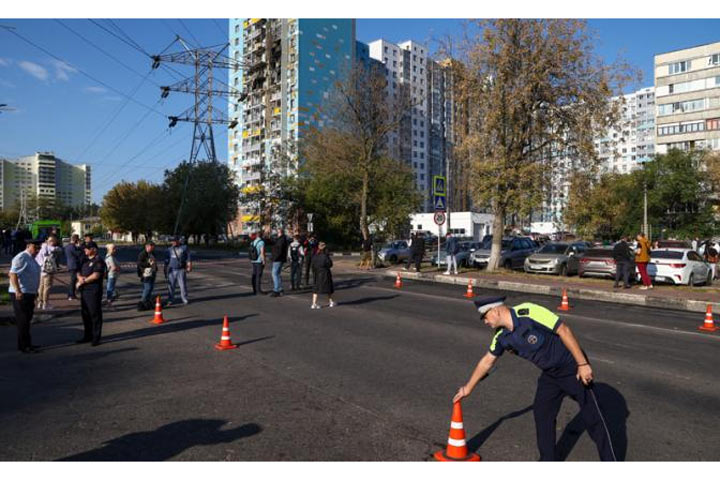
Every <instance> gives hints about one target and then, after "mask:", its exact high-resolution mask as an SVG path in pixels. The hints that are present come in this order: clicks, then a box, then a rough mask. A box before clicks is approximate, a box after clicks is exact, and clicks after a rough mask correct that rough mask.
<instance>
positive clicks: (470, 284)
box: [465, 280, 475, 298]
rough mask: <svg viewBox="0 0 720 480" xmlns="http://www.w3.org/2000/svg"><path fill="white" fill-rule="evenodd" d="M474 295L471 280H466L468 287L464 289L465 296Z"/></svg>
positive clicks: (470, 296) (471, 296)
mask: <svg viewBox="0 0 720 480" xmlns="http://www.w3.org/2000/svg"><path fill="white" fill-rule="evenodd" d="M474 296H475V294H474V293H473V289H472V280H468V288H467V290H466V291H465V297H467V298H473V297H474Z"/></svg>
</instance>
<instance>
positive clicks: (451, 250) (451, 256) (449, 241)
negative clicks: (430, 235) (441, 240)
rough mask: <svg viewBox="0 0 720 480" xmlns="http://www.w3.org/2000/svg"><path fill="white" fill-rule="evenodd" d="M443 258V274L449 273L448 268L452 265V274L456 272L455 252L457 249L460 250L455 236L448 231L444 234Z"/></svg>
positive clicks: (456, 252)
mask: <svg viewBox="0 0 720 480" xmlns="http://www.w3.org/2000/svg"><path fill="white" fill-rule="evenodd" d="M445 238H446V240H445V260H446V261H447V271H445V273H444V274H445V275H450V269H451V267H452V270H453V272H455V273H454V275H457V274H458V271H457V254H458V251H460V244H459V243H458V241H457V238H455V237H453V236H452V234H451V233H450V232H448V233H447V235H445Z"/></svg>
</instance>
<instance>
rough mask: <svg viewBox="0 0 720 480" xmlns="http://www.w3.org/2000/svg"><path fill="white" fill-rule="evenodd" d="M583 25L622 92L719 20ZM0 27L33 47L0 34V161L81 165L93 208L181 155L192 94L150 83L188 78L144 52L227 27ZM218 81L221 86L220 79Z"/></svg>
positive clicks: (414, 22) (394, 26)
mask: <svg viewBox="0 0 720 480" xmlns="http://www.w3.org/2000/svg"><path fill="white" fill-rule="evenodd" d="M93 22H95V23H93ZM463 23H464V20H452V19H442V20H432V19H358V21H357V29H356V31H357V38H358V40H360V41H365V42H369V41H372V40H375V39H378V38H384V39H386V40H389V41H393V42H400V41H403V40H408V39H413V40H416V41H419V42H422V43H425V44H426V45H427V46H428V48H429V49H430V51H431V52H433V51H434V50H435V49H436V48H437V41H438V40H439V39H441V38H444V37H445V36H447V35H450V36H456V35H458V34H459V33H460V32H461V31H462V25H463ZM588 24H589V26H590V28H591V29H592V30H593V31H594V33H595V37H596V43H595V48H596V52H597V53H598V54H599V55H600V56H601V57H603V58H604V59H605V60H606V61H608V62H612V61H614V60H615V59H617V58H618V56H622V57H623V58H624V59H625V60H627V61H628V62H629V63H630V64H632V65H634V66H635V67H636V68H637V69H639V70H640V71H641V72H642V73H643V80H642V81H641V82H639V83H637V84H634V85H630V86H629V87H628V91H630V90H635V89H639V88H641V87H645V86H651V85H652V84H653V73H652V65H653V56H654V55H655V54H658V53H662V52H667V51H671V50H676V49H681V48H687V47H691V46H695V45H699V44H703V43H710V42H716V41H720V20H712V19H701V20H674V19H661V20H659V19H654V20H637V19H630V20H617V19H614V20H598V19H592V20H589V21H588ZM0 26H10V27H14V29H15V30H14V32H16V33H17V34H19V35H21V36H22V37H24V38H25V39H27V40H29V41H30V42H33V43H34V44H35V45H37V46H38V47H41V48H42V49H44V50H45V52H44V51H42V50H40V49H38V48H37V47H36V46H33V45H30V44H28V43H27V42H26V41H24V40H22V39H20V38H18V37H17V36H15V35H13V34H12V33H9V32H7V31H6V30H5V29H3V28H0V104H2V103H5V104H8V105H10V106H11V107H12V108H14V110H12V111H4V112H2V113H0V157H6V158H16V157H19V156H23V155H31V154H33V153H34V152H35V151H53V152H55V154H56V155H57V156H58V157H60V158H62V159H64V160H66V161H69V162H71V163H88V164H90V165H91V166H92V170H93V184H92V188H93V201H95V202H97V203H100V202H101V201H102V197H103V195H104V194H105V193H106V192H107V191H108V190H109V189H110V188H112V186H113V185H114V184H116V183H117V182H119V181H121V180H126V181H137V180H139V179H146V180H150V181H153V182H160V181H162V178H163V171H164V169H167V168H173V167H174V166H176V165H177V164H178V163H179V162H180V161H182V160H184V159H186V158H187V157H188V155H189V151H190V145H191V141H192V125H191V124H187V123H182V122H181V123H178V125H177V126H176V127H174V128H172V129H169V128H168V120H167V116H169V115H178V114H180V113H181V112H183V110H185V109H186V108H188V107H189V106H190V105H191V104H192V98H191V96H189V95H187V94H181V93H175V92H172V93H171V94H170V96H169V97H168V98H167V99H161V98H160V86H161V85H168V84H172V83H174V82H176V81H177V80H178V79H179V78H181V76H182V75H188V76H189V75H190V74H191V67H189V66H184V65H172V69H173V70H170V69H169V68H167V67H165V66H162V67H160V68H158V69H152V68H151V63H152V62H151V60H150V58H149V56H148V54H155V53H159V52H161V51H164V50H165V49H166V48H169V49H168V50H167V52H172V51H179V50H180V49H181V46H180V45H178V44H177V43H175V44H174V45H171V44H172V42H173V41H174V40H175V37H176V35H180V36H181V37H183V39H185V40H186V41H187V42H188V43H189V44H191V45H193V46H197V45H202V46H208V45H217V44H222V43H224V42H225V41H226V40H227V19H224V20H223V19H202V20H200V19H183V20H177V19H154V20H140V19H122V20H114V21H108V20H94V21H90V20H85V19H83V20H52V19H45V20H41V19H37V20H3V19H0ZM81 37H82V38H81ZM120 39H123V40H125V41H121V40H120ZM129 43H130V44H131V43H134V44H135V46H131V45H128V44H129ZM49 54H51V55H52V56H51V55H49ZM53 56H54V57H56V58H53ZM218 73H219V74H220V75H221V76H222V78H223V79H224V80H226V78H227V77H226V72H222V71H221V72H218ZM128 97H129V98H128ZM218 106H219V107H221V108H226V107H225V105H223V104H221V103H218ZM214 132H215V145H216V149H217V153H218V159H219V160H220V161H223V162H224V161H226V160H227V128H223V127H222V126H215V128H214Z"/></svg>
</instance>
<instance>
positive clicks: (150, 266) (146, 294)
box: [137, 242, 158, 311]
mask: <svg viewBox="0 0 720 480" xmlns="http://www.w3.org/2000/svg"><path fill="white" fill-rule="evenodd" d="M154 251H155V244H154V243H153V242H147V243H145V249H144V250H143V251H142V252H140V255H138V261H137V274H138V277H140V281H141V282H142V287H143V290H142V297H141V298H140V303H139V304H138V310H140V311H142V310H151V309H152V308H153V305H152V299H151V297H152V293H153V289H154V288H155V277H156V276H157V270H158V267H157V259H156V258H155V253H154Z"/></svg>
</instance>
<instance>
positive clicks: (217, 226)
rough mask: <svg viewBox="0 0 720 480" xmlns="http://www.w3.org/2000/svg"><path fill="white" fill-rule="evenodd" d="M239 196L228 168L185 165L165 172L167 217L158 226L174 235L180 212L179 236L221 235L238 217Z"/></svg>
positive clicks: (197, 164)
mask: <svg viewBox="0 0 720 480" xmlns="http://www.w3.org/2000/svg"><path fill="white" fill-rule="evenodd" d="M186 182H187V188H185V183H186ZM183 192H185V193H184V195H185V199H184V202H183V200H182V197H183ZM239 196H240V189H239V187H238V186H237V185H236V183H235V180H234V178H233V174H232V171H231V170H230V168H229V167H228V166H227V165H225V164H221V163H213V162H198V163H196V164H194V165H190V164H189V163H188V162H183V163H181V164H180V165H178V166H177V168H175V169H174V170H166V171H165V182H164V184H163V187H162V197H163V204H164V212H165V215H164V216H163V218H162V219H160V221H159V222H158V224H159V225H161V228H162V230H163V231H164V232H167V233H173V230H174V226H175V220H176V218H177V212H178V211H180V212H181V213H180V217H179V218H180V220H179V226H178V234H184V235H186V236H189V235H202V234H207V235H212V236H215V235H220V234H222V233H224V232H225V228H226V225H227V224H228V222H230V221H231V220H233V219H234V218H235V215H237V208H238V198H239ZM181 203H182V209H181V210H180V205H181Z"/></svg>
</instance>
